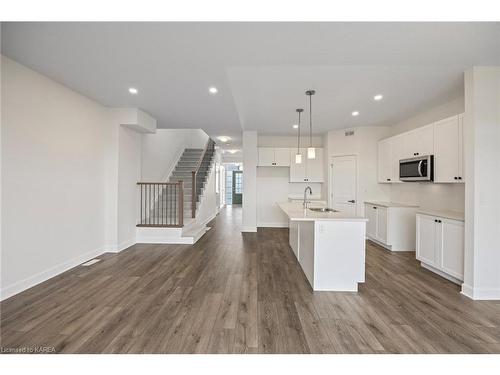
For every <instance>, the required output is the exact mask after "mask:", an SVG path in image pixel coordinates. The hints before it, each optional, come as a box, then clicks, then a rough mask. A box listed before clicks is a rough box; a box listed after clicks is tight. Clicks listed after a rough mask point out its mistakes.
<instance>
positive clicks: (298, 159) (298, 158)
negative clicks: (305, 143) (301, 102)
mask: <svg viewBox="0 0 500 375" xmlns="http://www.w3.org/2000/svg"><path fill="white" fill-rule="evenodd" d="M295 111H296V112H297V113H298V114H299V127H298V128H297V130H298V133H297V153H296V154H295V164H301V163H302V154H301V153H300V114H301V113H302V112H304V110H303V109H302V108H297V109H296V110H295Z"/></svg>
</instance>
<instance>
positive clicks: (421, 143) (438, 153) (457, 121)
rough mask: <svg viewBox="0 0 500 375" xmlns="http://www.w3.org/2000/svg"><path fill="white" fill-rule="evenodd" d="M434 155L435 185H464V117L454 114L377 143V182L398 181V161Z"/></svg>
mask: <svg viewBox="0 0 500 375" xmlns="http://www.w3.org/2000/svg"><path fill="white" fill-rule="evenodd" d="M425 155H434V182H438V183H460V182H464V180H465V178H464V171H463V164H464V163H463V115H457V116H453V117H450V118H446V119H444V120H441V121H438V122H436V123H433V124H430V125H425V126H423V127H421V128H418V129H414V130H411V131H409V132H406V133H402V134H399V135H397V136H394V137H390V138H387V139H383V140H381V141H379V142H378V182H379V183H394V182H401V181H400V180H399V161H400V160H401V159H409V158H414V157H418V156H425Z"/></svg>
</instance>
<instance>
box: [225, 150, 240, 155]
mask: <svg viewBox="0 0 500 375" xmlns="http://www.w3.org/2000/svg"><path fill="white" fill-rule="evenodd" d="M227 152H229V153H230V154H235V153H237V152H238V150H227Z"/></svg>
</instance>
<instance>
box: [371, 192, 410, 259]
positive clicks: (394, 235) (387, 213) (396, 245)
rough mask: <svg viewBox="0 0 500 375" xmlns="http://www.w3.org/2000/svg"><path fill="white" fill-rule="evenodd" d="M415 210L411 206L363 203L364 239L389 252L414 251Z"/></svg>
mask: <svg viewBox="0 0 500 375" xmlns="http://www.w3.org/2000/svg"><path fill="white" fill-rule="evenodd" d="M416 210H417V208H416V207H413V206H408V207H407V206H402V205H397V206H391V204H388V205H387V206H383V205H380V204H376V203H375V204H374V203H369V202H365V217H366V218H367V219H368V222H367V223H366V237H368V238H369V239H370V240H373V241H375V242H377V243H379V244H380V245H382V246H384V247H386V248H387V249H389V250H391V251H413V250H415V213H416Z"/></svg>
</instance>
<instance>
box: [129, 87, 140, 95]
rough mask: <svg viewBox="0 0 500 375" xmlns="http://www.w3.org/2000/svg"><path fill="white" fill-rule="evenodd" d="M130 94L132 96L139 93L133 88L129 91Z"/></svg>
mask: <svg viewBox="0 0 500 375" xmlns="http://www.w3.org/2000/svg"><path fill="white" fill-rule="evenodd" d="M128 92H129V93H131V94H132V95H135V94H137V93H138V92H139V90H137V89H136V88H135V87H131V88H129V89H128Z"/></svg>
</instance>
